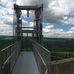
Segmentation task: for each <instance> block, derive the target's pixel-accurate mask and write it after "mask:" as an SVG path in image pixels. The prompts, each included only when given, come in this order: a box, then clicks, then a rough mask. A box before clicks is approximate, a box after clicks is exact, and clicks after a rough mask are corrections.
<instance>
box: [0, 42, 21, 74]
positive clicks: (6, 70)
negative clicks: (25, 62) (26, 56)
mask: <svg viewBox="0 0 74 74" xmlns="http://www.w3.org/2000/svg"><path fill="white" fill-rule="evenodd" d="M19 53H20V42H15V43H14V44H12V45H9V46H8V47H6V48H4V49H2V50H1V51H0V74H11V71H12V69H13V66H14V64H15V62H16V59H17V57H18V55H19Z"/></svg>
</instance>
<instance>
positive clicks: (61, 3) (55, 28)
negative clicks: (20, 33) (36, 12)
mask: <svg viewBox="0 0 74 74" xmlns="http://www.w3.org/2000/svg"><path fill="white" fill-rule="evenodd" d="M14 3H16V4H18V5H37V4H38V5H40V4H43V5H44V11H43V35H44V37H58V38H59V37H60V38H61V37H62V38H74V0H0V35H12V34H13V14H14V10H13V4H14ZM30 15H31V16H30V18H26V11H22V22H23V26H33V19H34V16H33V13H32V11H31V12H30ZM28 24H30V25H28Z"/></svg>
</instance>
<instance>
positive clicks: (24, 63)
mask: <svg viewBox="0 0 74 74" xmlns="http://www.w3.org/2000/svg"><path fill="white" fill-rule="evenodd" d="M12 74H39V71H38V68H37V64H36V61H35V58H34V54H33V52H21V54H20V56H19V58H18V60H17V62H16V64H15V66H14V69H13V71H12Z"/></svg>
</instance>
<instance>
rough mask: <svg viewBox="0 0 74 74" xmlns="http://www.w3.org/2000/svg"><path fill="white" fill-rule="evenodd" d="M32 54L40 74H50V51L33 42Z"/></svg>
mask: <svg viewBox="0 0 74 74" xmlns="http://www.w3.org/2000/svg"><path fill="white" fill-rule="evenodd" d="M33 47H34V54H35V58H36V61H37V65H38V69H39V72H40V74H49V73H50V51H49V50H47V49H46V48H44V47H43V46H42V45H40V44H39V43H37V42H35V41H34V42H33Z"/></svg>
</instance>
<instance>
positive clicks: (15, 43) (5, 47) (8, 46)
mask: <svg viewBox="0 0 74 74" xmlns="http://www.w3.org/2000/svg"><path fill="white" fill-rule="evenodd" d="M16 43H17V42H15V43H14V44H11V45H9V46H7V47H5V48H3V49H2V50H1V52H2V51H5V50H7V49H8V48H10V47H12V46H13V45H15V44H16Z"/></svg>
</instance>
